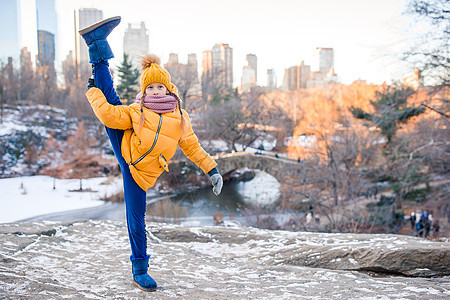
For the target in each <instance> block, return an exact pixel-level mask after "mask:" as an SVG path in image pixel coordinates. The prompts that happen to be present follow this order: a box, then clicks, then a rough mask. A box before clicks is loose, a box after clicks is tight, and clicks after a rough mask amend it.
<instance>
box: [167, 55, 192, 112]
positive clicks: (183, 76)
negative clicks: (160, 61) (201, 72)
mask: <svg viewBox="0 0 450 300" xmlns="http://www.w3.org/2000/svg"><path fill="white" fill-rule="evenodd" d="M166 69H167V71H169V73H170V74H171V79H172V82H173V83H174V84H175V85H176V87H177V89H178V95H179V96H180V98H181V99H182V100H183V105H184V108H186V103H187V101H188V99H189V98H190V97H191V96H193V95H194V94H195V87H196V86H198V85H199V80H198V73H197V70H196V69H194V68H192V67H191V66H190V65H184V64H179V63H178V64H171V65H167V66H166Z"/></svg>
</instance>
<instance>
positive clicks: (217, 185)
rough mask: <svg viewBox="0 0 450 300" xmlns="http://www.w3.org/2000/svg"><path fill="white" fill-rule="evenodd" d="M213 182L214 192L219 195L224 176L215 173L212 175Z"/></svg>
mask: <svg viewBox="0 0 450 300" xmlns="http://www.w3.org/2000/svg"><path fill="white" fill-rule="evenodd" d="M211 183H212V185H213V193H214V194H215V195H216V196H218V195H219V194H220V192H221V191H222V186H223V179H222V176H221V175H220V174H218V173H216V174H213V175H212V176H211Z"/></svg>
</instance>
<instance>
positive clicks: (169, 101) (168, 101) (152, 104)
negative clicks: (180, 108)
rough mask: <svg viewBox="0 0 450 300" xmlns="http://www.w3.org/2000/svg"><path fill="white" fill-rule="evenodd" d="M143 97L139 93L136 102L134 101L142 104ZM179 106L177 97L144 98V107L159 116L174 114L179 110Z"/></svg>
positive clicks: (149, 96)
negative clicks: (173, 112)
mask: <svg viewBox="0 0 450 300" xmlns="http://www.w3.org/2000/svg"><path fill="white" fill-rule="evenodd" d="M141 97H142V94H141V93H139V94H138V95H137V96H136V100H134V102H135V103H138V104H141ZM177 105H178V102H177V99H175V97H174V96H171V95H164V96H154V95H146V96H145V98H144V106H145V107H146V108H148V109H150V110H151V111H154V112H155V113H158V114H163V113H168V112H172V111H174V110H175V109H176V108H177Z"/></svg>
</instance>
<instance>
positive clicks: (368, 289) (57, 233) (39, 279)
mask: <svg viewBox="0 0 450 300" xmlns="http://www.w3.org/2000/svg"><path fill="white" fill-rule="evenodd" d="M147 229H148V230H149V232H150V233H149V237H148V241H147V242H148V252H149V253H150V254H151V255H152V257H151V258H150V271H149V273H150V274H151V275H152V276H153V277H154V278H155V279H156V281H157V282H158V284H159V287H160V289H159V290H158V291H156V292H154V293H150V294H148V293H145V292H143V291H141V290H139V289H137V288H136V287H135V286H134V285H133V284H132V283H131V264H130V262H129V255H130V249H129V243H128V236H127V230H126V224H125V223H124V222H122V221H74V222H64V223H58V222H35V223H31V222H29V223H27V222H25V223H5V224H0V240H1V243H0V261H1V263H0V298H8V299H19V298H32V299H33V298H34V299H53V298H69V299H113V298H114V299H137V298H144V297H149V298H152V299H419V298H420V299H448V298H449V297H450V280H449V277H448V275H449V269H448V266H449V265H450V261H449V250H450V246H449V244H448V243H442V242H431V241H427V240H423V239H419V238H414V237H407V236H397V235H357V234H324V233H305V232H286V231H268V230H259V229H253V228H242V227H233V228H229V227H187V226H177V225H167V224H159V223H149V224H148V225H147ZM361 270H378V271H380V270H384V271H386V272H396V274H395V275H396V276H390V275H386V274H383V276H370V275H369V274H368V273H366V272H360V271H361ZM401 274H409V275H423V276H427V278H424V277H411V276H398V275H401ZM433 274H434V275H439V276H431V275H433Z"/></svg>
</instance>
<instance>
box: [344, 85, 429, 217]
mask: <svg viewBox="0 0 450 300" xmlns="http://www.w3.org/2000/svg"><path fill="white" fill-rule="evenodd" d="M414 93H415V91H414V90H413V89H411V88H409V87H404V86H390V87H388V88H386V89H385V90H384V91H382V92H377V93H376V95H375V98H376V99H375V101H370V103H371V104H372V107H373V109H374V112H373V113H368V112H366V111H364V110H362V109H360V108H355V107H351V108H350V111H351V113H352V114H353V116H354V117H355V118H357V119H362V120H366V121H367V122H368V124H367V125H368V126H375V127H376V128H378V129H379V130H380V133H381V134H382V135H383V136H384V137H385V138H386V142H385V146H384V153H383V154H384V155H385V157H386V159H387V164H386V165H385V166H384V167H383V170H382V173H383V175H382V177H384V178H385V179H386V180H388V182H389V183H390V185H391V187H392V189H393V191H394V192H395V193H394V198H395V204H396V207H397V208H401V201H402V200H403V199H406V198H408V194H409V193H412V192H413V191H414V188H415V187H416V186H417V185H418V184H419V183H420V182H421V181H422V180H423V178H422V175H421V173H420V172H419V171H420V164H419V163H418V162H417V161H416V160H414V159H411V153H410V152H409V149H408V147H407V145H408V144H409V143H408V141H407V140H404V139H402V138H399V137H397V136H396V133H397V131H398V129H400V126H401V124H406V123H408V121H410V120H411V118H413V117H414V116H418V115H420V114H422V113H424V112H425V108H424V107H422V106H414V104H410V103H408V98H409V97H410V96H411V95H413V94H414Z"/></svg>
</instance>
